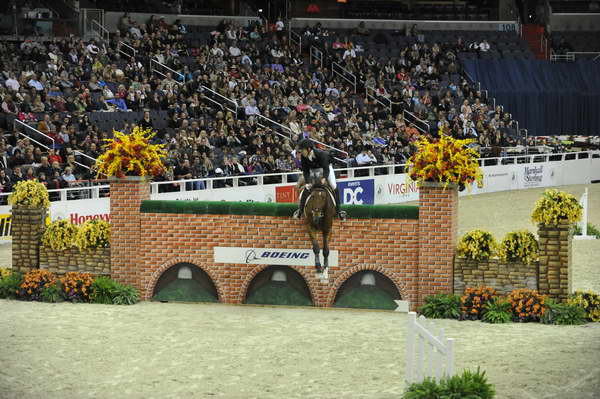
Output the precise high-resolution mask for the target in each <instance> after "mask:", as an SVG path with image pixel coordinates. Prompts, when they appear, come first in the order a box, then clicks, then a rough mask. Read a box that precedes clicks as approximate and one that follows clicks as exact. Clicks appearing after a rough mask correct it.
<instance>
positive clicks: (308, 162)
mask: <svg viewBox="0 0 600 399" xmlns="http://www.w3.org/2000/svg"><path fill="white" fill-rule="evenodd" d="M298 149H299V150H300V154H302V156H301V158H300V160H301V162H302V174H303V175H304V182H305V183H306V186H305V188H306V190H303V191H302V195H301V196H300V207H299V209H298V211H297V212H296V213H295V217H296V218H298V219H300V218H302V217H303V214H304V206H305V205H306V199H307V198H308V192H309V191H310V188H311V184H310V183H308V182H309V181H310V180H309V179H310V173H311V171H316V170H319V169H322V170H323V173H322V175H321V176H323V177H322V178H321V184H323V185H325V182H326V181H328V182H329V186H330V187H331V188H332V189H333V191H334V197H335V210H336V214H337V216H338V218H340V219H342V220H344V219H346V213H345V212H344V211H342V210H340V194H339V191H338V188H337V185H336V183H335V173H334V171H333V166H332V165H331V156H330V155H329V153H328V152H327V151H322V150H318V149H316V148H315V147H314V144H313V143H312V141H310V140H309V139H304V140H302V141H300V142H299V143H298ZM313 173H314V172H313Z"/></svg>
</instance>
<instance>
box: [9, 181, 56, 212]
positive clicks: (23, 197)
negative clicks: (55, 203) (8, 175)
mask: <svg viewBox="0 0 600 399" xmlns="http://www.w3.org/2000/svg"><path fill="white" fill-rule="evenodd" d="M8 203H9V204H11V205H13V206H15V205H21V206H31V207H35V208H40V207H41V208H45V209H48V207H49V206H50V199H49V198H48V190H47V189H46V186H44V185H43V184H42V183H40V182H38V181H37V180H22V181H20V182H18V183H17V184H16V185H15V187H14V189H13V192H12V194H10V195H9V196H8Z"/></svg>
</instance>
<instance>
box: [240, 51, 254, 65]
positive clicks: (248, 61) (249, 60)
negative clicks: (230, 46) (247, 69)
mask: <svg viewBox="0 0 600 399" xmlns="http://www.w3.org/2000/svg"><path fill="white" fill-rule="evenodd" d="M240 64H242V65H252V64H253V62H252V58H250V57H249V56H248V54H244V55H243V56H242V60H241V61H240Z"/></svg>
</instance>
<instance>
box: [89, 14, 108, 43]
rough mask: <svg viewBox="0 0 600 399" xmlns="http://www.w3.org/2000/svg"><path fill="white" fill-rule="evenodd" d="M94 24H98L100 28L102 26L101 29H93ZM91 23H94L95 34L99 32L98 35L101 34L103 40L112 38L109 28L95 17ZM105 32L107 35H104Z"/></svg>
mask: <svg viewBox="0 0 600 399" xmlns="http://www.w3.org/2000/svg"><path fill="white" fill-rule="evenodd" d="M94 24H96V25H97V26H98V28H100V29H99V31H96V30H94V29H93V27H94ZM91 25H92V31H93V32H94V33H95V34H97V35H98V36H100V38H101V39H102V40H109V39H110V32H109V31H108V29H106V28H105V27H104V26H102V24H101V23H100V22H98V21H96V20H95V19H92V23H91ZM100 32H102V33H100ZM104 34H106V37H104Z"/></svg>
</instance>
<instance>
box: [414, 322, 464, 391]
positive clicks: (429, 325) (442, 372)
mask: <svg viewBox="0 0 600 399" xmlns="http://www.w3.org/2000/svg"><path fill="white" fill-rule="evenodd" d="M436 330H437V332H436ZM453 375H454V339H453V338H446V337H445V335H444V329H443V328H440V329H436V327H435V325H434V324H433V322H432V321H431V320H427V319H426V318H425V316H423V315H421V316H419V318H418V319H417V314H416V313H415V312H409V313H408V332H407V339H406V383H407V384H412V383H419V382H421V381H423V380H424V379H425V378H427V377H432V378H436V379H437V380H440V379H441V378H442V377H452V376H453Z"/></svg>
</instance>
